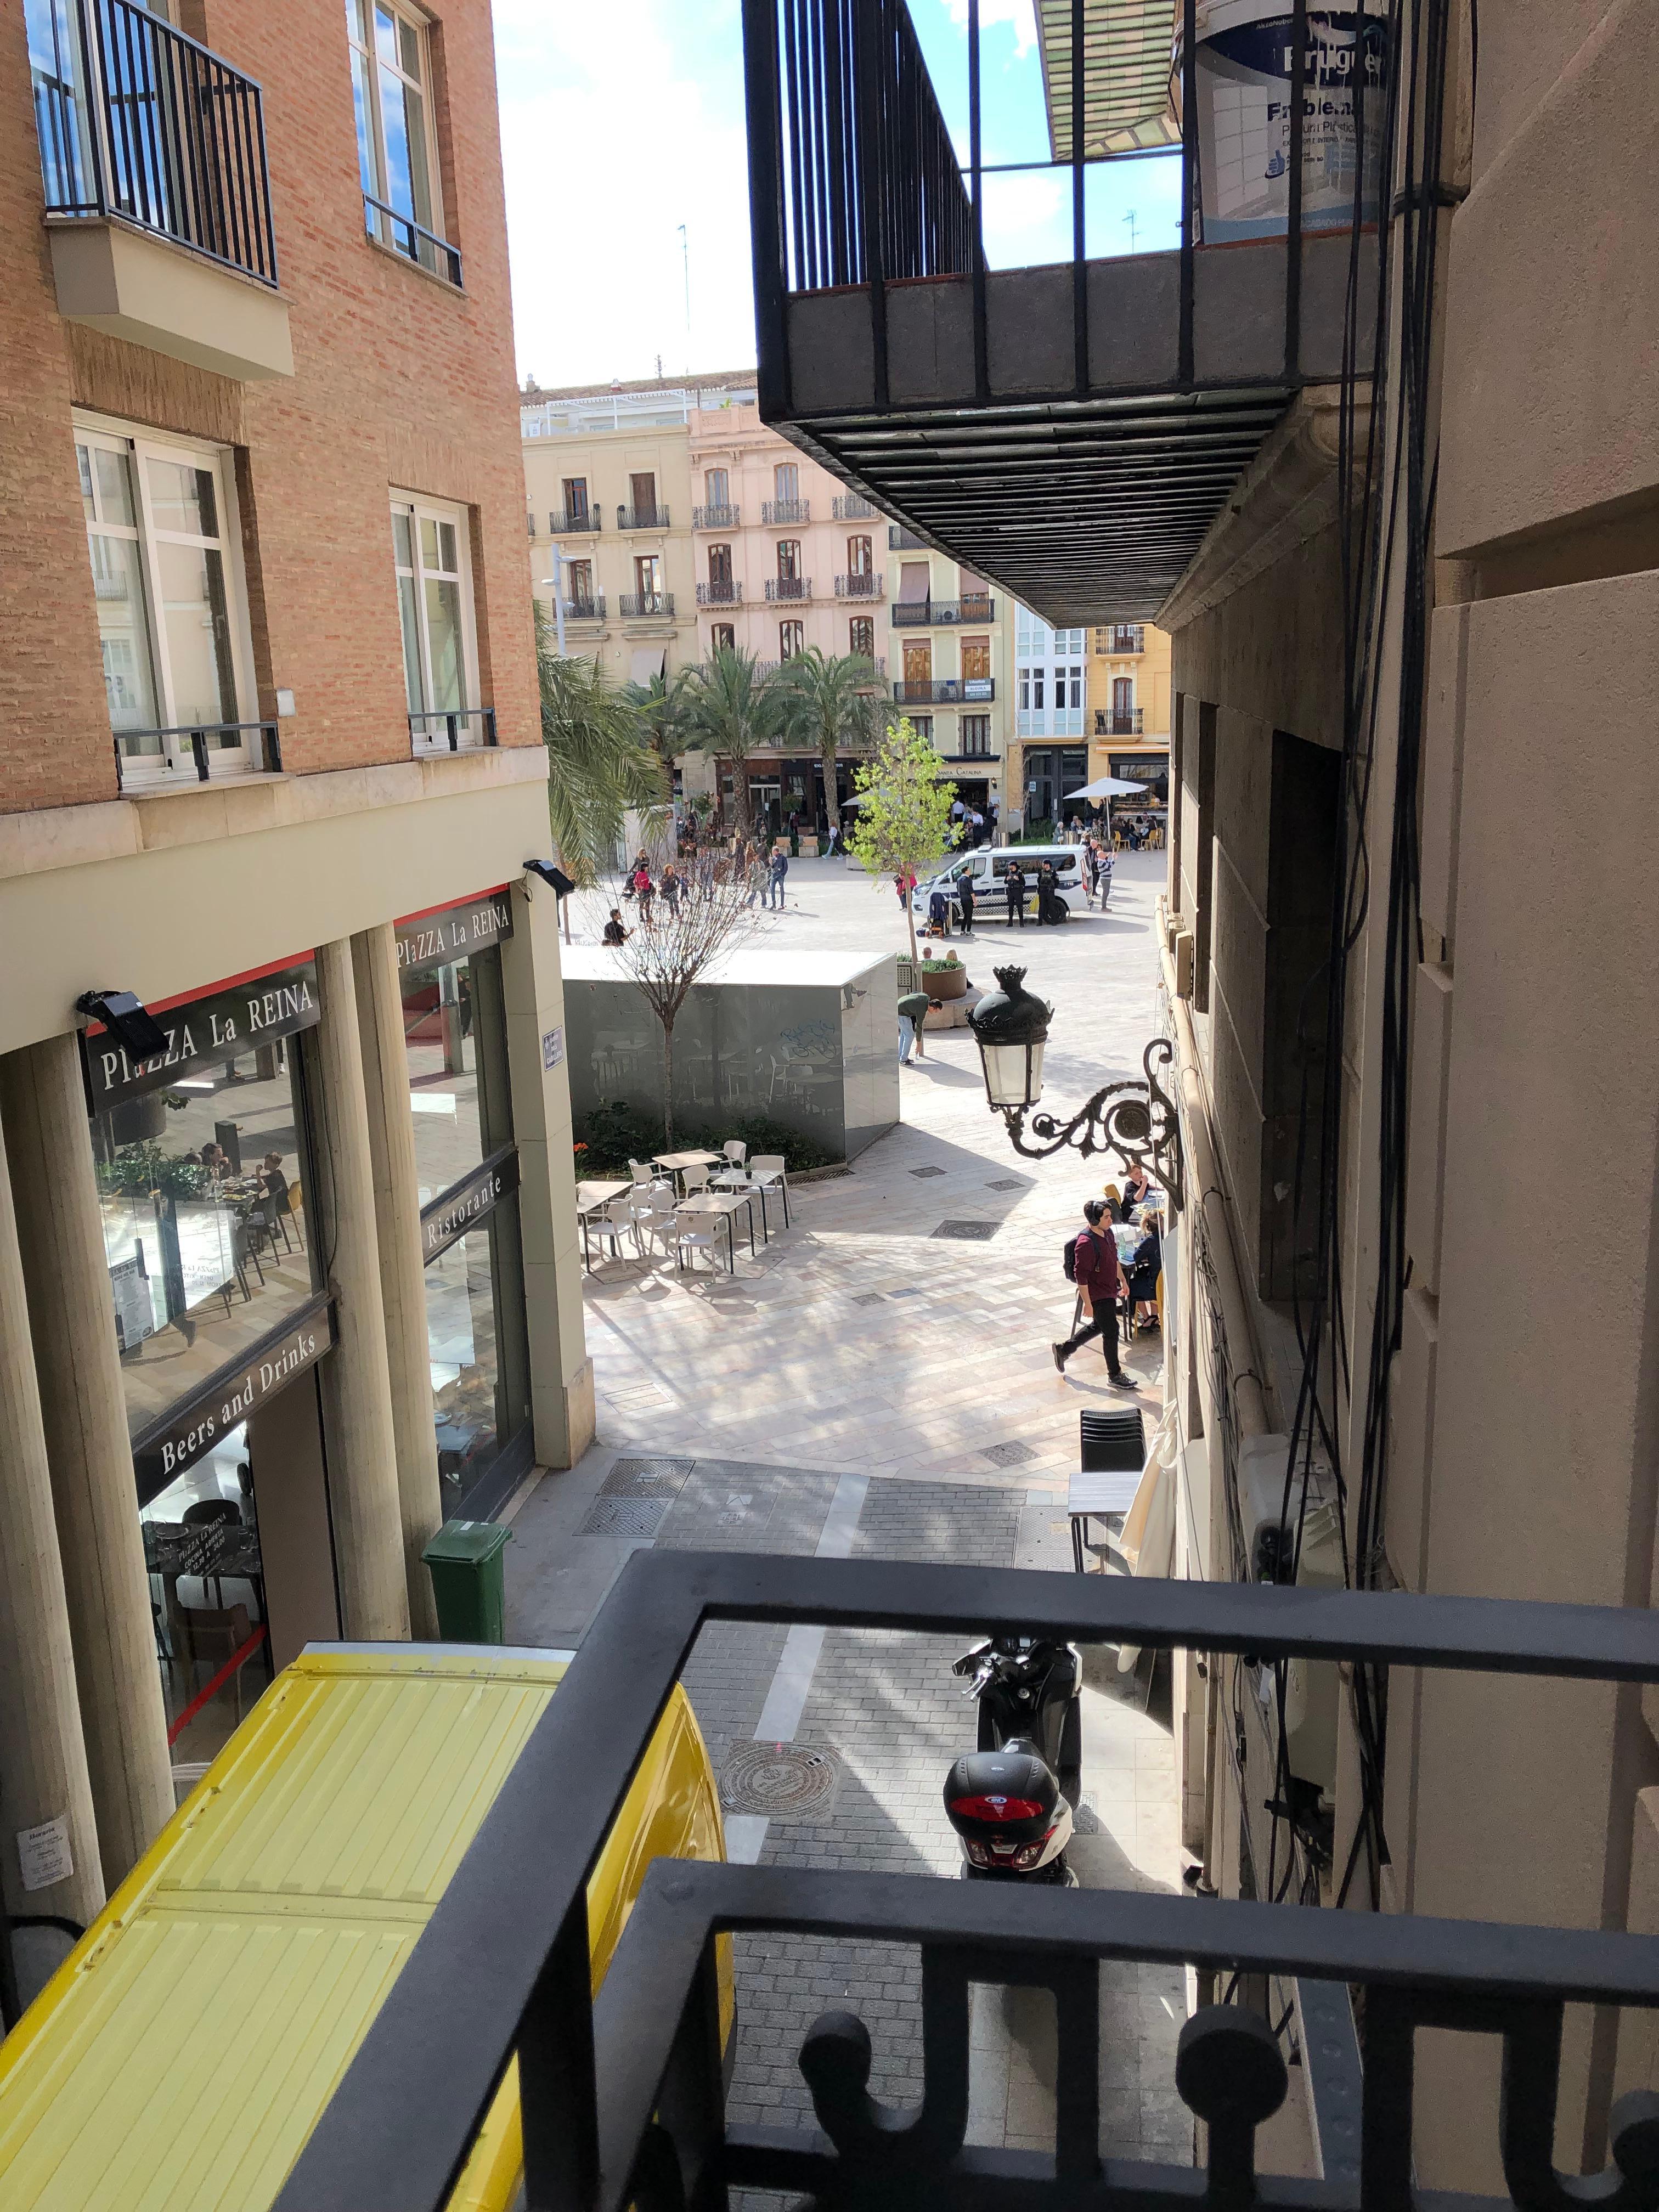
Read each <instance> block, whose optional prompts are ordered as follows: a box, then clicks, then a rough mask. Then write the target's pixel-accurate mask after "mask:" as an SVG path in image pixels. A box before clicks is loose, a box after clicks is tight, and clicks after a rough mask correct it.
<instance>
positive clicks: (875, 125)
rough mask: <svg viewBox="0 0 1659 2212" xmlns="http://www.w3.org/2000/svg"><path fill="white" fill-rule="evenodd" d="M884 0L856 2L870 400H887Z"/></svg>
mask: <svg viewBox="0 0 1659 2212" xmlns="http://www.w3.org/2000/svg"><path fill="white" fill-rule="evenodd" d="M884 12H885V7H884V0H854V14H853V57H854V64H853V65H854V82H855V83H856V85H857V88H858V110H857V115H858V137H859V210H860V218H861V222H860V228H861V232H862V236H863V243H864V281H865V283H866V284H867V285H868V286H869V288H870V350H871V356H872V362H873V367H874V383H875V392H874V399H875V404H876V405H877V406H878V407H880V408H885V407H886V405H887V404H888V387H887V286H886V277H887V262H886V257H885V253H884V247H883V242H882V222H883V218H884V216H885V214H886V211H887V160H886V137H885V132H884V130H883V122H884V112H883V109H884V97H883V95H884V90H885V87H884V82H883V76H882V71H881V68H880V64H881V61H882V59H883V58H884V55H883V40H882V18H883V15H884Z"/></svg>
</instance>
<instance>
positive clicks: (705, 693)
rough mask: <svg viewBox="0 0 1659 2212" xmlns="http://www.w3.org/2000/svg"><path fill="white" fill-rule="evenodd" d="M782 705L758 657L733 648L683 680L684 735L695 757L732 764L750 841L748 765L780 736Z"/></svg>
mask: <svg viewBox="0 0 1659 2212" xmlns="http://www.w3.org/2000/svg"><path fill="white" fill-rule="evenodd" d="M779 700H780V694H779V691H778V689H777V686H776V685H775V683H774V682H773V681H772V680H771V679H770V678H768V677H765V676H763V675H762V674H761V672H760V664H759V662H758V661H757V659H755V656H754V654H753V653H744V652H741V651H739V650H738V648H737V647H734V646H730V645H722V646H720V647H716V649H715V650H714V652H713V653H711V654H710V655H709V657H708V659H707V660H705V661H702V662H700V663H699V665H697V666H696V668H690V669H688V670H687V671H686V672H685V674H684V678H682V679H681V690H680V702H679V712H678V716H677V718H676V719H677V722H678V729H679V732H680V734H681V736H682V737H683V738H684V742H685V744H687V745H688V746H689V747H690V750H692V751H693V752H701V753H713V754H714V755H715V756H716V757H719V758H721V759H725V760H729V761H730V762H731V763H732V799H733V801H734V804H735V806H736V810H737V817H738V825H737V826H738V829H739V830H740V831H741V832H742V833H743V835H744V836H745V837H746V836H748V835H749V831H750V815H749V778H748V775H746V774H745V772H744V763H746V762H747V760H748V758H749V756H750V753H752V752H753V751H755V750H756V749H757V747H758V746H761V745H764V744H769V743H770V742H771V740H772V738H774V737H775V736H776V735H777V732H778V728H779Z"/></svg>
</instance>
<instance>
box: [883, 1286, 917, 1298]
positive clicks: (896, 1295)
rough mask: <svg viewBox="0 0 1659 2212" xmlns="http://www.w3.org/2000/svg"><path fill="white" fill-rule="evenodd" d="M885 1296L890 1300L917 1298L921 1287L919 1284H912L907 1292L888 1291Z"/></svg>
mask: <svg viewBox="0 0 1659 2212" xmlns="http://www.w3.org/2000/svg"><path fill="white" fill-rule="evenodd" d="M887 1295H888V1297H890V1298H919V1297H921V1285H920V1284H915V1283H913V1284H912V1285H911V1286H910V1288H909V1289H908V1291H888V1293H887Z"/></svg>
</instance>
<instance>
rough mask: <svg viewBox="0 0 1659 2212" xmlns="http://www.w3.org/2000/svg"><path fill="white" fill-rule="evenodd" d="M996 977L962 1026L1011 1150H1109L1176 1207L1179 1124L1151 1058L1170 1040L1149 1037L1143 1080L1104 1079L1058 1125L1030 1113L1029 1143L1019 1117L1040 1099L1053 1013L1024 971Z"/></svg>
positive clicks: (1041, 1154) (1161, 1059) (1046, 1153)
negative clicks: (1027, 981)
mask: <svg viewBox="0 0 1659 2212" xmlns="http://www.w3.org/2000/svg"><path fill="white" fill-rule="evenodd" d="M995 974H996V979H997V981H998V983H999V985H1000V989H998V990H995V991H990V992H987V994H986V995H985V997H984V998H982V999H981V1000H980V1002H979V1004H978V1005H977V1006H975V1008H974V1010H973V1012H971V1013H970V1014H969V1017H968V1025H969V1028H970V1029H971V1030H973V1032H974V1039H975V1042H976V1043H977V1045H978V1046H979V1056H980V1060H981V1065H982V1066H983V1068H984V1071H985V1096H986V1098H987V1101H988V1103H989V1104H990V1108H991V1111H992V1112H993V1113H994V1114H1000V1115H1001V1116H1002V1118H1003V1121H1004V1122H1005V1123H1006V1127H1007V1130H1008V1136H1009V1139H1010V1141H1011V1143H1012V1146H1013V1148H1014V1150H1015V1151H1016V1152H1018V1153H1019V1154H1020V1155H1021V1157H1022V1158H1025V1159H1028V1160H1045V1159H1048V1158H1051V1157H1052V1156H1053V1154H1054V1153H1055V1152H1060V1151H1062V1150H1063V1149H1064V1148H1065V1147H1066V1146H1067V1145H1075V1146H1076V1147H1077V1149H1078V1150H1079V1152H1081V1153H1082V1154H1083V1156H1084V1158H1085V1159H1086V1158H1088V1157H1089V1156H1090V1154H1091V1153H1093V1152H1109V1153H1110V1154H1111V1155H1112V1156H1113V1158H1115V1159H1117V1160H1119V1161H1121V1163H1122V1164H1123V1165H1124V1166H1125V1167H1126V1168H1127V1167H1139V1168H1141V1169H1144V1170H1145V1171H1146V1174H1148V1175H1149V1176H1151V1177H1152V1181H1153V1182H1156V1183H1157V1184H1158V1187H1159V1188H1160V1189H1162V1190H1164V1191H1165V1192H1167V1193H1168V1194H1169V1197H1170V1202H1171V1203H1172V1204H1173V1205H1174V1206H1175V1207H1176V1210H1177V1212H1178V1211H1179V1210H1180V1208H1181V1207H1182V1205H1183V1204H1184V1203H1185V1199H1186V1192H1185V1187H1184V1184H1183V1182H1182V1160H1181V1122H1180V1118H1179V1116H1178V1115H1177V1114H1176V1108H1175V1102H1174V1100H1173V1099H1171V1098H1170V1096H1169V1094H1168V1093H1167V1092H1166V1091H1164V1088H1163V1086H1162V1085H1160V1084H1159V1082H1158V1077H1157V1076H1156V1075H1155V1074H1154V1073H1153V1072H1152V1070H1153V1062H1154V1060H1156V1061H1157V1063H1158V1066H1159V1067H1160V1068H1164V1067H1167V1066H1169V1065H1170V1061H1171V1060H1174V1058H1175V1048H1174V1046H1173V1045H1172V1044H1171V1043H1170V1041H1169V1039H1168V1038H1167V1037H1154V1038H1153V1039H1152V1042H1151V1043H1150V1044H1149V1045H1148V1046H1147V1048H1146V1053H1145V1054H1144V1056H1143V1058H1142V1061H1141V1065H1142V1066H1143V1067H1144V1068H1145V1069H1146V1077H1145V1079H1144V1080H1143V1081H1140V1082H1133V1083H1109V1084H1106V1085H1104V1086H1103V1088H1102V1089H1101V1090H1099V1091H1096V1093H1095V1095H1094V1097H1092V1098H1091V1099H1090V1100H1089V1101H1088V1102H1087V1103H1086V1104H1085V1105H1083V1106H1081V1107H1079V1109H1078V1111H1077V1112H1076V1113H1075V1114H1074V1115H1073V1116H1072V1119H1071V1120H1070V1121H1067V1122H1065V1123H1064V1124H1061V1123H1060V1122H1058V1121H1055V1119H1054V1115H1052V1114H1032V1115H1031V1134H1032V1135H1033V1136H1034V1137H1036V1139H1038V1141H1037V1142H1036V1144H1035V1145H1028V1144H1027V1143H1026V1142H1025V1117H1026V1115H1028V1114H1030V1113H1031V1109H1032V1108H1033V1107H1034V1106H1036V1103H1037V1102H1038V1100H1039V1099H1040V1098H1041V1097H1042V1054H1043V1048H1044V1047H1045V1045H1046V1044H1047V1043H1048V1024H1049V1022H1050V1021H1051V1020H1052V1018H1053V1016H1054V1008H1053V1007H1052V1006H1049V1004H1048V1001H1047V1000H1044V999H1039V998H1038V997H1037V996H1036V994H1035V993H1034V992H1030V991H1028V990H1027V989H1026V988H1025V970H1024V969H1023V968H999V969H996V970H995Z"/></svg>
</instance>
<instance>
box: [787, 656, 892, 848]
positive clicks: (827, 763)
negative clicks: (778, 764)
mask: <svg viewBox="0 0 1659 2212" xmlns="http://www.w3.org/2000/svg"><path fill="white" fill-rule="evenodd" d="M879 681H880V679H879V678H878V676H877V674H876V665H875V663H874V661H872V660H866V659H865V658H864V656H863V654H862V653H835V654H830V653H820V652H819V650H818V648H817V646H815V645H814V646H810V647H808V648H807V650H806V651H805V653H796V654H795V656H794V658H793V659H791V660H787V661H786V662H785V663H784V665H783V666H782V667H781V669H780V670H779V671H778V679H777V688H778V696H779V700H780V702H781V705H780V712H781V717H782V722H783V727H784V729H785V731H786V732H787V735H788V737H789V738H790V740H791V742H792V743H793V744H797V745H799V746H801V747H802V748H803V749H804V748H805V747H807V746H809V745H810V746H811V749H812V750H813V751H814V752H816V753H817V757H818V758H819V760H820V761H821V762H822V763H823V803H824V806H825V808H826V810H827V811H828V813H829V827H830V828H831V829H840V827H841V799H840V796H839V794H838V793H837V792H836V754H837V753H838V752H841V751H842V750H848V749H850V750H854V751H858V752H868V751H869V750H870V749H871V748H872V746H873V745H874V744H875V743H876V741H877V739H878V738H879V737H880V736H881V734H882V732H884V730H885V729H886V728H887V726H888V724H889V723H890V721H891V720H892V710H891V708H890V706H889V705H888V702H887V700H886V699H885V697H884V696H883V694H882V692H881V690H879V688H878V686H879Z"/></svg>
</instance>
